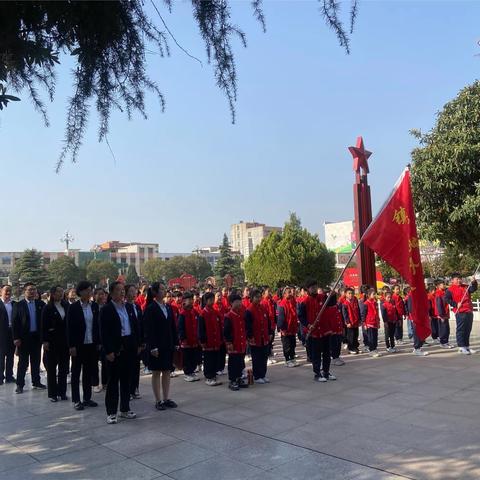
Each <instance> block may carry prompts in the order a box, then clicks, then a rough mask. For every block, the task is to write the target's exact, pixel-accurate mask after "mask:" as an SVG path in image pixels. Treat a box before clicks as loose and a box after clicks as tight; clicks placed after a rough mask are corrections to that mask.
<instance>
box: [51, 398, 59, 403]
mask: <svg viewBox="0 0 480 480" xmlns="http://www.w3.org/2000/svg"><path fill="white" fill-rule="evenodd" d="M50 401H51V402H52V403H56V402H58V398H57V397H50Z"/></svg>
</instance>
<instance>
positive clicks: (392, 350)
mask: <svg viewBox="0 0 480 480" xmlns="http://www.w3.org/2000/svg"><path fill="white" fill-rule="evenodd" d="M390 350H391V353H397V352H398V350H397V349H396V348H395V347H392V348H391V349H390Z"/></svg>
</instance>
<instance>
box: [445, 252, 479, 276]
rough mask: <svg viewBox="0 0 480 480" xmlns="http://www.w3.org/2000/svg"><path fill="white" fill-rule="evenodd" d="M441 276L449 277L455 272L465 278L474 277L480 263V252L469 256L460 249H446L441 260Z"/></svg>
mask: <svg viewBox="0 0 480 480" xmlns="http://www.w3.org/2000/svg"><path fill="white" fill-rule="evenodd" d="M440 262H441V273H440V275H441V276H444V277H449V276H451V275H452V273H454V272H458V273H460V275H462V276H463V277H469V276H470V275H473V273H474V272H475V269H476V268H477V265H478V263H479V262H480V252H478V251H477V252H476V254H473V255H472V254H469V253H468V252H465V251H463V250H462V249H461V248H460V247H456V246H449V247H447V248H446V249H445V252H444V254H443V255H442V257H441V259H440Z"/></svg>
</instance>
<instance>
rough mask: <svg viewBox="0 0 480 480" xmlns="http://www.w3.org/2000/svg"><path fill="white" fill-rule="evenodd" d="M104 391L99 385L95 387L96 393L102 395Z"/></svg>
mask: <svg viewBox="0 0 480 480" xmlns="http://www.w3.org/2000/svg"><path fill="white" fill-rule="evenodd" d="M102 390H103V387H102V385H97V386H96V387H93V392H94V393H100V392H101V391H102Z"/></svg>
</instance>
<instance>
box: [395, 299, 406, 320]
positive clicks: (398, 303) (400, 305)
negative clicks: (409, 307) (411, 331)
mask: <svg viewBox="0 0 480 480" xmlns="http://www.w3.org/2000/svg"><path fill="white" fill-rule="evenodd" d="M392 300H393V303H394V304H395V308H396V310H397V314H398V318H399V319H400V320H402V319H403V316H404V315H405V303H404V302H403V298H402V297H401V296H400V295H397V294H396V293H392Z"/></svg>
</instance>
